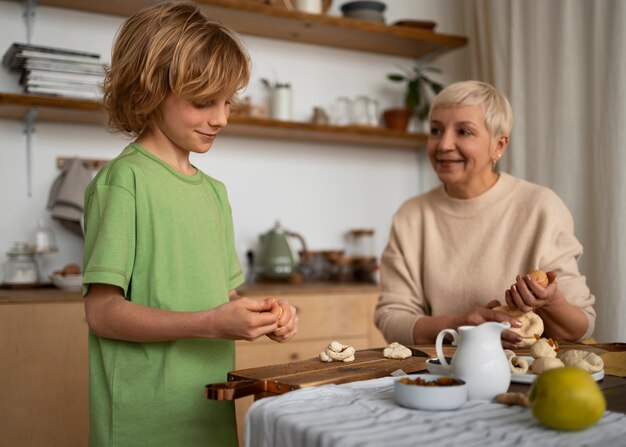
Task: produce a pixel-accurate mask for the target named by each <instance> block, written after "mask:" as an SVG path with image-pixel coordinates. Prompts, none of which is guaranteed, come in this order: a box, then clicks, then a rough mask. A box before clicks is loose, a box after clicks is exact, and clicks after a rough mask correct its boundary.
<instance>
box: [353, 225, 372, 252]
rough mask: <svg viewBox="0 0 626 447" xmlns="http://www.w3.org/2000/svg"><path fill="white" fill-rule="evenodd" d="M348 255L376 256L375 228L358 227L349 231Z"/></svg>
mask: <svg viewBox="0 0 626 447" xmlns="http://www.w3.org/2000/svg"><path fill="white" fill-rule="evenodd" d="M348 255H349V256H352V257H354V258H367V259H369V258H372V257H374V229H373V228H356V229H354V230H350V231H349V232H348Z"/></svg>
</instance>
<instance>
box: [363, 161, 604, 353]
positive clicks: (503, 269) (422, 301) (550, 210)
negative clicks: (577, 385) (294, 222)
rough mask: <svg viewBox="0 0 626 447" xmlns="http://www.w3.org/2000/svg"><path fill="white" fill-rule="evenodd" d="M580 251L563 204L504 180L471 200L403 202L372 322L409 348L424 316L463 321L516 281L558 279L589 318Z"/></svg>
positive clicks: (436, 195) (440, 196)
mask: <svg viewBox="0 0 626 447" xmlns="http://www.w3.org/2000/svg"><path fill="white" fill-rule="evenodd" d="M581 254H582V246H581V244H580V243H579V242H578V240H577V239H576V237H575V236H574V223H573V219H572V216H571V214H570V213H569V211H568V209H567V208H566V206H565V204H564V203H563V202H562V201H561V200H560V199H559V197H558V196H557V195H556V194H555V193H554V192H553V191H551V190H550V189H548V188H544V187H542V186H538V185H534V184H532V183H529V182H526V181H523V180H520V179H517V178H515V177H512V176H510V175H508V174H505V173H502V174H501V175H500V178H499V180H498V181H497V182H496V184H495V185H494V186H493V187H492V188H491V189H490V190H489V191H487V192H485V193H483V194H482V195H480V196H478V197H475V198H473V199H468V200H460V199H454V198H452V197H450V196H448V195H447V193H446V192H445V190H444V188H443V185H442V186H439V187H437V188H435V189H433V190H431V191H430V192H428V193H426V194H423V195H420V196H417V197H414V198H412V199H410V200H408V201H407V202H405V203H404V204H403V205H402V206H401V207H400V209H399V210H398V212H397V213H396V214H395V216H394V218H393V224H392V228H391V235H390V238H389V243H388V244H387V247H386V248H385V251H384V252H383V255H382V266H381V284H382V294H381V297H380V300H379V303H378V306H377V309H376V313H375V315H374V320H375V323H376V325H377V326H378V328H379V329H380V330H381V331H382V333H383V334H384V336H385V338H386V339H387V340H388V341H389V342H392V341H397V342H399V343H404V344H413V327H414V325H415V322H416V321H417V320H418V319H419V318H420V317H422V316H425V315H433V316H439V315H450V314H461V313H465V312H467V311H469V310H470V309H471V308H473V307H475V306H478V305H485V304H487V303H488V302H489V301H491V300H493V299H497V300H499V301H500V302H501V303H502V304H505V301H504V293H505V291H506V290H507V289H508V288H509V287H511V285H512V284H514V283H515V277H516V275H518V274H524V273H527V272H529V271H530V270H533V269H536V268H540V269H542V270H545V271H550V270H554V271H556V272H557V275H558V276H557V282H558V284H559V289H560V290H561V291H562V292H563V294H564V296H565V298H566V299H567V300H568V301H569V302H570V303H572V304H573V305H574V306H576V307H579V308H580V309H582V310H583V311H584V312H585V314H586V315H587V317H588V318H589V329H588V330H587V333H586V334H585V335H584V336H583V338H587V337H589V336H590V335H591V334H592V333H593V329H594V323H595V311H594V310H593V307H592V306H593V304H594V302H595V298H594V296H593V295H592V294H591V293H590V291H589V288H588V287H587V284H586V282H585V277H584V276H582V275H581V274H580V273H579V271H578V265H577V259H578V257H579V256H580V255H581Z"/></svg>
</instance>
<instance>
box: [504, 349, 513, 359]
mask: <svg viewBox="0 0 626 447" xmlns="http://www.w3.org/2000/svg"><path fill="white" fill-rule="evenodd" d="M504 355H506V359H507V360H511V358H513V357H516V354H515V352H513V351H511V350H510V349H505V350H504Z"/></svg>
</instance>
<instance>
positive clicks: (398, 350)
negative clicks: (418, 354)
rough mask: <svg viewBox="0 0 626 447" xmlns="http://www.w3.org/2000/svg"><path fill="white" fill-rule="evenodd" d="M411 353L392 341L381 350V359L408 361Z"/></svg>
mask: <svg viewBox="0 0 626 447" xmlns="http://www.w3.org/2000/svg"><path fill="white" fill-rule="evenodd" d="M412 355H413V353H412V352H411V350H410V349H409V348H407V347H406V346H404V345H401V344H400V343H398V342H396V341H394V342H393V343H391V344H390V345H389V346H387V347H386V348H385V349H384V350H383V357H386V358H388V359H408V358H409V357H411V356H412Z"/></svg>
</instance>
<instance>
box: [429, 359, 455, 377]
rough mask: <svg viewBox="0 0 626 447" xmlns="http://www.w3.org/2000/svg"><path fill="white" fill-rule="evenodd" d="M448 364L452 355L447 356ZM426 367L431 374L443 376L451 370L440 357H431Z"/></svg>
mask: <svg viewBox="0 0 626 447" xmlns="http://www.w3.org/2000/svg"><path fill="white" fill-rule="evenodd" d="M446 361H447V362H448V365H449V364H450V362H451V361H452V357H446ZM426 369H427V370H428V372H429V373H431V374H440V375H442V376H445V375H449V374H450V371H449V370H448V369H447V368H446V367H445V366H443V365H442V364H441V362H439V359H438V358H431V359H428V360H426Z"/></svg>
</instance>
